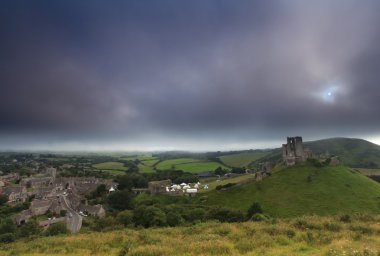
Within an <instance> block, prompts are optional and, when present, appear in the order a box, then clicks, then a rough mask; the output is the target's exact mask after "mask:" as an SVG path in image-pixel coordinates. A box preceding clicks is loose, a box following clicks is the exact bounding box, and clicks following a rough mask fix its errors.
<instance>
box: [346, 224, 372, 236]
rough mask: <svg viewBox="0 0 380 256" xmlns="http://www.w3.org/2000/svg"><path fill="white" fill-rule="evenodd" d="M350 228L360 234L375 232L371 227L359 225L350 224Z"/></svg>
mask: <svg viewBox="0 0 380 256" xmlns="http://www.w3.org/2000/svg"><path fill="white" fill-rule="evenodd" d="M350 230H351V231H355V232H358V233H360V234H362V235H372V234H373V233H375V230H374V229H373V228H371V227H366V226H361V225H352V226H350Z"/></svg>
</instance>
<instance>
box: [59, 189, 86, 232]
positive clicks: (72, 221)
mask: <svg viewBox="0 0 380 256" xmlns="http://www.w3.org/2000/svg"><path fill="white" fill-rule="evenodd" d="M61 200H62V201H61V202H62V205H63V207H64V208H65V209H66V210H67V212H68V214H69V216H72V217H71V218H69V217H68V218H67V228H68V229H69V230H70V231H71V233H77V232H79V230H80V228H81V227H82V216H80V215H79V213H77V212H76V211H74V210H73V209H72V208H71V207H70V204H69V203H68V200H67V198H66V196H61ZM70 214H71V215H70Z"/></svg>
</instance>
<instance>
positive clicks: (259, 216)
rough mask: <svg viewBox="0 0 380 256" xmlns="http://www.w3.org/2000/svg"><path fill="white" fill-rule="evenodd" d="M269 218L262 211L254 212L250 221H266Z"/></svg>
mask: <svg viewBox="0 0 380 256" xmlns="http://www.w3.org/2000/svg"><path fill="white" fill-rule="evenodd" d="M269 219H270V218H269V217H268V216H266V215H264V214H262V213H256V214H254V215H253V216H252V218H251V220H252V221H268V220H269Z"/></svg>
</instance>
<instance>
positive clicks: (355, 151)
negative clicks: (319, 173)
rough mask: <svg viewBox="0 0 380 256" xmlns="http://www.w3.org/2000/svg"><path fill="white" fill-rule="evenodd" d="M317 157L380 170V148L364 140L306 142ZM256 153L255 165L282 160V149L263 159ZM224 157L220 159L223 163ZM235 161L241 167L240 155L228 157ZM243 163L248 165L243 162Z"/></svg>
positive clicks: (270, 151)
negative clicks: (322, 156) (336, 157)
mask: <svg viewBox="0 0 380 256" xmlns="http://www.w3.org/2000/svg"><path fill="white" fill-rule="evenodd" d="M304 145H305V146H306V147H309V148H311V149H312V150H313V152H314V153H315V154H317V155H320V154H325V153H326V152H328V153H329V154H330V155H337V156H339V158H340V159H341V162H342V164H343V165H346V166H350V167H354V168H380V146H379V145H376V144H373V143H371V142H369V141H366V140H362V139H350V138H331V139H324V140H316V141H309V142H304ZM255 152H260V151H254V152H253V154H252V159H254V160H253V162H254V163H253V165H254V164H255V162H256V163H257V162H264V161H274V162H276V161H278V160H280V159H281V158H282V156H281V154H282V151H281V148H276V149H272V150H266V151H265V154H263V156H262V157H260V158H256V159H255V156H257V155H258V154H257V153H255ZM223 157H224V156H222V157H220V159H221V160H222V161H223ZM226 157H229V158H232V159H233V160H235V162H234V164H235V165H239V163H238V162H237V161H238V160H239V154H235V155H231V153H230V154H229V155H228V156H226ZM241 163H244V164H245V163H246V162H244V161H241Z"/></svg>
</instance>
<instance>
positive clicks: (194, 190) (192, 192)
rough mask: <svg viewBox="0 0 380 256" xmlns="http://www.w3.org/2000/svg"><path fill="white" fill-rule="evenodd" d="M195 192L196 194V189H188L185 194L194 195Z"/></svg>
mask: <svg viewBox="0 0 380 256" xmlns="http://www.w3.org/2000/svg"><path fill="white" fill-rule="evenodd" d="M197 192H198V189H196V188H188V189H186V193H188V194H195V193H197Z"/></svg>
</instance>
